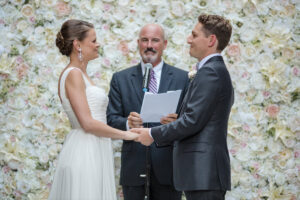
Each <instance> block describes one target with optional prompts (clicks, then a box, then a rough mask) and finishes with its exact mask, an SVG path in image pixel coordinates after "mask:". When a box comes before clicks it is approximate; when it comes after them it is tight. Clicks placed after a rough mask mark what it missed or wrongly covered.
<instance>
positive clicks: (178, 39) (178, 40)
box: [172, 29, 186, 45]
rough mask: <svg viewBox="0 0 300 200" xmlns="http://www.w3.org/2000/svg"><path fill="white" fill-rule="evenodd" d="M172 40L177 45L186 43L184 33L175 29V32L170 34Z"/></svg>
mask: <svg viewBox="0 0 300 200" xmlns="http://www.w3.org/2000/svg"><path fill="white" fill-rule="evenodd" d="M172 41H173V42H174V43H175V44H177V45H184V44H185V43H186V34H185V33H184V32H183V31H180V30H178V29H177V30H176V31H175V33H173V34H172Z"/></svg>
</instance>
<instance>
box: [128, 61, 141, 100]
mask: <svg viewBox="0 0 300 200" xmlns="http://www.w3.org/2000/svg"><path fill="white" fill-rule="evenodd" d="M131 84H132V87H133V88H134V91H135V92H136V94H137V97H138V100H139V101H140V102H142V101H143V97H144V92H143V88H142V85H143V75H142V67H141V64H139V65H137V66H136V70H134V71H133V72H132V73H131Z"/></svg>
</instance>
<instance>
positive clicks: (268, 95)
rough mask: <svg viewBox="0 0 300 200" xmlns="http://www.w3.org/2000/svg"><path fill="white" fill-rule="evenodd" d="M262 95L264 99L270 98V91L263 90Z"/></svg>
mask: <svg viewBox="0 0 300 200" xmlns="http://www.w3.org/2000/svg"><path fill="white" fill-rule="evenodd" d="M263 96H264V98H265V99H268V98H270V96H271V93H270V92H268V91H264V92H263Z"/></svg>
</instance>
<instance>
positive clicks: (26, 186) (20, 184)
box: [17, 180, 30, 194]
mask: <svg viewBox="0 0 300 200" xmlns="http://www.w3.org/2000/svg"><path fill="white" fill-rule="evenodd" d="M17 188H18V190H19V191H20V192H21V193H23V194H26V193H27V192H29V190H30V185H29V184H28V183H26V182H24V181H20V180H19V181H17Z"/></svg>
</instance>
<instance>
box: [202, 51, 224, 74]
mask: <svg viewBox="0 0 300 200" xmlns="http://www.w3.org/2000/svg"><path fill="white" fill-rule="evenodd" d="M214 56H222V55H221V54H220V53H213V54H210V55H208V56H206V57H205V58H203V59H202V60H201V61H200V62H198V63H197V68H198V70H199V69H200V68H201V67H203V65H204V64H205V63H206V62H207V61H208V60H209V59H210V58H212V57H214Z"/></svg>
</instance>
